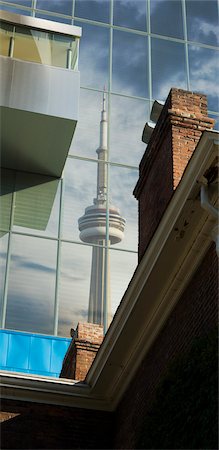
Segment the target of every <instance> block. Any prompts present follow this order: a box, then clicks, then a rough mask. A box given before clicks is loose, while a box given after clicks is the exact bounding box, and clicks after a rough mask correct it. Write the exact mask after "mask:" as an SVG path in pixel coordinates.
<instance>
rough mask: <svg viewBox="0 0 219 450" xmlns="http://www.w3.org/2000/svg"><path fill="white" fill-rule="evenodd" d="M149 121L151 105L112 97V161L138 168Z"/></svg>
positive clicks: (142, 101)
mask: <svg viewBox="0 0 219 450" xmlns="http://www.w3.org/2000/svg"><path fill="white" fill-rule="evenodd" d="M148 120H149V103H148V102H147V101H145V100H135V99H130V98H125V97H120V96H118V95H112V96H111V126H110V160H111V161H116V162H119V163H121V164H128V165H135V166H138V164H139V162H140V159H141V157H142V155H143V153H144V151H145V144H144V143H143V142H142V140H141V137H142V132H143V128H144V125H145V123H146V122H147V121H148Z"/></svg>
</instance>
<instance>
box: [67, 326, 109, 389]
mask: <svg viewBox="0 0 219 450" xmlns="http://www.w3.org/2000/svg"><path fill="white" fill-rule="evenodd" d="M102 341H103V327H102V325H97V324H94V323H86V322H84V323H81V322H79V324H78V326H77V329H76V331H75V334H74V336H73V339H72V342H71V344H70V346H69V348H68V351H67V353H66V355H65V358H64V361H63V365H62V370H61V374H60V378H70V379H73V380H81V381H82V380H84V379H85V378H86V375H87V373H88V370H89V369H90V366H91V364H92V362H93V360H94V358H95V356H96V354H97V351H98V349H99V347H100V345H101V343H102Z"/></svg>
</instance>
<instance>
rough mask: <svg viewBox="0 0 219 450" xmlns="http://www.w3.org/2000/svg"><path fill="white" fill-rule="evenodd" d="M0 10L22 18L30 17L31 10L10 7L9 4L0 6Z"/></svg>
mask: <svg viewBox="0 0 219 450" xmlns="http://www.w3.org/2000/svg"><path fill="white" fill-rule="evenodd" d="M0 9H1V11H9V12H12V13H15V14H21V15H22V16H30V14H31V9H29V10H28V9H21V8H16V7H15V6H12V5H10V4H8V5H0Z"/></svg>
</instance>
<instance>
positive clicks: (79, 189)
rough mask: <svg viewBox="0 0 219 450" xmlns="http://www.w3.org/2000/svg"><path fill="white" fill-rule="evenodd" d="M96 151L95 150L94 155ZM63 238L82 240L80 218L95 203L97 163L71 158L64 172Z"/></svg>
mask: <svg viewBox="0 0 219 450" xmlns="http://www.w3.org/2000/svg"><path fill="white" fill-rule="evenodd" d="M95 153H96V152H94V155H93V156H94V157H95V156H96V155H95ZM64 177H65V178H64V208H63V226H62V234H63V238H65V239H71V240H76V241H80V237H79V234H80V232H79V228H78V219H79V218H80V217H82V216H83V215H84V213H85V208H87V207H88V206H91V205H93V199H94V198H95V197H96V190H97V164H96V163H95V162H94V163H92V162H91V163H90V162H87V161H78V160H76V159H69V160H68V161H67V163H66V167H65V172H64Z"/></svg>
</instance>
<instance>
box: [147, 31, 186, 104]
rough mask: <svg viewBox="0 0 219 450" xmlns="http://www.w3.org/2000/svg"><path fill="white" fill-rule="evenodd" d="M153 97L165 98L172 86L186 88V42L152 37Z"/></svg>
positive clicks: (157, 98)
mask: <svg viewBox="0 0 219 450" xmlns="http://www.w3.org/2000/svg"><path fill="white" fill-rule="evenodd" d="M151 51H152V90H153V93H152V94H153V98H154V99H156V100H165V99H166V97H167V95H168V92H169V90H170V89H171V87H178V88H182V89H186V87H187V84H186V64H185V48H184V44H180V43H178V42H171V41H166V40H163V39H156V38H152V42H151Z"/></svg>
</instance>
